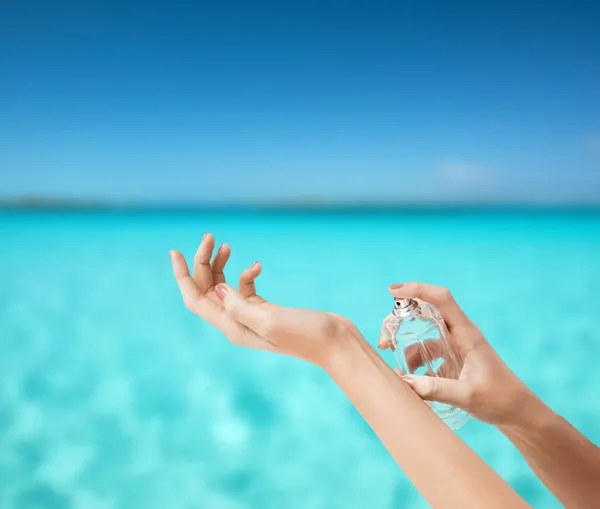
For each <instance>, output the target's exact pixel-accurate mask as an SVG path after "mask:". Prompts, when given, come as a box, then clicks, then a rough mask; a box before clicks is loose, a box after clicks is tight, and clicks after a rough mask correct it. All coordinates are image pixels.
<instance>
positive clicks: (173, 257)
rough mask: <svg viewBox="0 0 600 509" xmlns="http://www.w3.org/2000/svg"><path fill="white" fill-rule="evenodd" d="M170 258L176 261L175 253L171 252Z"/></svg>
mask: <svg viewBox="0 0 600 509" xmlns="http://www.w3.org/2000/svg"><path fill="white" fill-rule="evenodd" d="M169 258H171V261H175V251H169Z"/></svg>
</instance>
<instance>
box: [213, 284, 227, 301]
mask: <svg viewBox="0 0 600 509" xmlns="http://www.w3.org/2000/svg"><path fill="white" fill-rule="evenodd" d="M228 291H229V288H228V287H227V285H224V284H223V283H220V284H218V285H217V286H216V287H215V293H216V294H217V295H218V297H219V298H221V299H224V298H225V296H226V295H227V292H228Z"/></svg>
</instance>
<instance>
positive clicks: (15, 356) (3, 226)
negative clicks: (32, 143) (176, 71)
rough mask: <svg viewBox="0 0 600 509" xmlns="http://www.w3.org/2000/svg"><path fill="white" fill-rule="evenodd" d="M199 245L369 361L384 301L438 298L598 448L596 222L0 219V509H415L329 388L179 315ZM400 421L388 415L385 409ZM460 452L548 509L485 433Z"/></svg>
mask: <svg viewBox="0 0 600 509" xmlns="http://www.w3.org/2000/svg"><path fill="white" fill-rule="evenodd" d="M205 231H212V232H213V233H214V234H215V235H216V237H217V241H218V242H220V241H227V242H229V243H230V244H231V245H232V259H231V261H230V264H229V268H228V271H227V276H228V278H229V281H230V282H235V277H236V275H237V274H239V272H240V271H241V270H242V269H243V268H245V267H246V266H248V265H250V264H251V263H252V262H254V261H255V260H260V261H261V262H262V263H263V265H264V271H263V274H262V275H261V276H260V278H259V281H258V288H259V291H260V293H261V294H262V295H263V296H265V297H266V298H268V299H270V300H272V301H274V302H278V303H281V304H286V305H293V306H303V307H311V308H316V309H322V310H327V311H332V312H336V313H340V314H342V315H344V316H347V317H348V318H350V319H352V320H353V321H354V322H355V323H356V324H357V325H358V327H359V328H360V329H361V331H362V332H363V334H364V335H365V337H366V338H367V339H368V340H369V341H370V342H371V343H372V344H375V342H376V340H377V337H378V333H379V328H380V324H381V320H382V318H383V317H384V316H385V315H386V314H387V313H389V311H390V309H391V305H392V302H391V298H390V296H389V295H388V293H387V291H386V287H387V286H388V285H389V284H391V283H395V282H402V281H407V280H423V281H427V282H432V283H436V284H442V285H446V286H448V287H450V288H451V289H452V291H453V293H454V295H455V297H456V299H457V300H458V301H459V303H460V304H461V305H462V306H463V308H464V309H465V310H466V311H467V313H468V314H469V315H470V316H471V317H472V318H473V320H474V321H476V322H477V323H478V324H479V325H480V327H481V328H482V329H483V331H484V332H485V334H486V336H487V338H488V339H489V341H490V342H491V343H492V344H493V346H494V347H495V348H496V349H497V350H498V351H499V353H500V355H501V356H502V357H503V358H504V359H505V360H506V361H507V362H508V364H509V365H510V366H511V367H512V368H513V369H514V370H515V371H516V372H517V374H518V375H519V376H521V377H522V378H523V379H524V380H525V381H526V382H527V383H528V384H529V385H530V386H531V387H532V388H533V389H534V390H535V391H536V392H537V393H538V394H540V395H541V396H542V398H543V399H544V400H546V402H548V403H549V404H550V405H551V406H552V407H553V408H554V409H555V410H556V411H558V412H559V413H561V414H562V415H563V416H565V417H566V418H568V419H569V420H570V421H571V422H572V423H573V424H575V425H576V426H577V427H578V428H579V429H580V430H582V431H583V432H584V433H585V434H586V435H587V436H588V437H589V438H590V439H592V440H593V441H595V442H596V443H600V405H599V404H598V393H599V392H600V370H598V369H597V366H596V364H595V362H596V361H597V360H598V359H599V358H600V290H599V289H600V214H598V213H572V212H571V213H559V212H549V213H542V212H537V213H525V212H521V213H517V212H500V211H497V212H454V213H449V212H441V211H440V212H435V213H434V212H397V213H383V212H382V213H374V212H370V213H341V212H340V213H301V212H296V213H290V212H288V213H280V212H276V211H273V212H249V211H214V212H177V213H174V212H145V213H141V212H140V213H133V212H130V213H125V212H121V213H117V212H115V213H108V212H107V213H83V212H74V213H66V212H63V213H42V212H38V213H33V212H30V213H16V212H5V213H2V214H0V244H1V247H2V249H1V250H0V373H1V374H0V507H2V508H3V509H13V508H14V509H30V508H31V509H33V508H35V509H58V508H60V509H69V508H78V509H100V508H103V509H104V508H106V509H108V508H115V509H117V508H118V509H134V508H135V509H138V508H144V509H153V508H161V509H162V508H165V507H168V508H170V509H197V508H209V509H212V508H214V509H241V508H252V509H254V508H256V509H259V508H261V509H262V508H264V509H279V508H282V507H286V508H288V509H295V508H302V509H312V508H315V509H316V508H328V509H329V508H344V509H353V508H356V509H363V508H365V507H377V508H403V509H416V508H424V507H427V504H426V503H425V502H424V501H423V499H422V498H421V497H420V495H419V494H418V493H417V492H416V490H415V489H414V488H413V487H412V485H411V484H410V482H409V481H408V479H407V478H406V476H405V475H404V474H403V473H402V472H401V471H400V470H399V469H398V468H397V467H396V465H395V464H394V462H393V461H392V460H391V459H390V457H389V456H388V454H387V452H386V451H385V449H384V448H383V447H382V446H381V444H380V443H379V442H378V441H377V439H376V437H375V436H374V434H373V433H372V431H371V430H370V429H369V428H368V426H367V425H366V424H365V423H364V422H363V421H362V419H361V417H360V416H359V415H358V414H357V412H356V411H355V410H354V409H353V407H352V406H351V405H350V403H349V402H348V401H347V400H346V399H345V397H344V395H343V394H342V393H341V391H340V390H339V389H338V388H337V387H336V386H335V385H334V384H333V382H332V381H330V380H329V379H328V377H327V376H326V375H325V374H324V373H322V372H321V371H319V370H318V369H317V368H315V367H313V366H311V365H308V364H305V363H302V362H301V361H298V360H295V359H290V358H284V357H280V356H276V355H273V354H268V353H263V352H256V351H251V350H247V349H240V348H236V347H234V346H232V345H230V344H229V343H228V342H227V340H226V339H225V338H224V337H222V336H221V335H220V334H219V333H218V332H216V331H214V330H212V329H211V328H210V327H209V326H208V325H207V324H205V323H203V322H202V321H201V320H200V319H199V318H197V317H195V316H194V315H192V314H191V313H189V312H188V311H187V310H186V309H185V308H184V307H183V305H182V302H181V299H180V296H179V294H178V290H177V287H176V285H175V282H174V280H173V277H172V274H171V269H170V263H169V257H168V251H169V250H170V249H180V250H182V251H183V252H184V253H185V254H186V255H188V256H190V257H191V256H192V255H193V253H194V251H195V248H196V246H197V244H198V242H199V240H200V238H201V237H202V235H203V233H204V232H205ZM398 412H402V408H398ZM459 434H460V435H461V437H462V438H463V439H464V440H465V441H466V442H467V443H468V444H469V445H470V446H471V447H472V448H473V449H474V450H475V451H476V452H477V453H478V454H479V455H480V456H481V457H482V458H483V459H484V460H485V461H486V462H488V463H489V464H490V465H491V466H492V467H493V468H494V469H495V470H496V471H497V472H498V473H499V474H500V475H501V476H502V477H503V478H504V479H506V480H507V481H508V482H509V483H510V484H511V485H512V486H513V487H514V488H515V489H516V490H517V491H518V492H519V493H520V494H521V495H522V496H523V497H525V499H527V500H528V501H529V502H530V503H531V504H532V505H533V506H535V507H544V508H557V507H560V505H559V504H558V502H557V501H556V500H555V499H554V498H553V497H552V496H551V495H550V494H549V492H548V491H547V490H545V488H544V487H543V486H542V485H541V484H540V482H539V481H538V480H537V479H536V478H535V476H534V475H533V474H532V473H531V472H530V471H529V469H528V467H527V465H526V464H525V462H524V461H523V460H522V458H521V457H520V456H519V454H518V453H517V452H516V450H515V449H514V448H513V447H512V446H511V444H510V443H509V442H508V441H507V440H506V439H505V438H504V437H503V436H502V435H501V434H500V433H499V432H498V431H497V430H495V429H494V428H493V427H491V426H488V425H485V424H482V423H479V422H476V421H474V420H472V421H470V422H469V423H468V424H467V425H466V426H465V427H464V428H463V429H462V430H460V431H459Z"/></svg>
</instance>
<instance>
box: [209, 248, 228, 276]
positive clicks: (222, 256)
mask: <svg viewBox="0 0 600 509" xmlns="http://www.w3.org/2000/svg"><path fill="white" fill-rule="evenodd" d="M230 256H231V247H229V244H221V247H220V248H219V249H218V251H217V254H216V255H215V257H214V258H213V261H212V264H211V271H212V284H213V285H214V286H217V285H218V284H220V283H224V282H225V273H224V272H223V270H224V269H225V265H226V264H227V261H228V260H229V257H230Z"/></svg>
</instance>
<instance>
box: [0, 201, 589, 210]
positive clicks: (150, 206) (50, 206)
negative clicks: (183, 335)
mask: <svg viewBox="0 0 600 509" xmlns="http://www.w3.org/2000/svg"><path fill="white" fill-rule="evenodd" d="M6 211H12V212H132V213H136V212H140V213H141V212H190V213H192V212H218V211H222V212H236V211H237V212H245V211H247V212H298V213H311V212H316V213H323V212H330V213H340V212H348V213H352V212H354V213H369V212H370V213H376V212H390V213H391V212H422V213H427V212H433V213H436V212H440V213H441V212H448V213H452V212H486V211H489V212H594V213H595V212H599V213H600V202H599V203H545V202H537V203H522V202H446V203H416V202H415V203H412V202H410V203H374V202H364V203H344V202H339V203H333V202H331V203H328V202H316V201H315V202H308V201H307V202H301V201H299V202H279V203H276V202H274V203H258V202H256V203H255V202H239V203H234V202H223V203H216V202H212V203H190V202H181V203H175V202H170V203H166V202H165V203H117V202H103V201H84V200H81V201H79V200H69V199H64V200H63V199H46V198H23V199H0V212H6Z"/></svg>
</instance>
